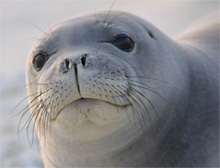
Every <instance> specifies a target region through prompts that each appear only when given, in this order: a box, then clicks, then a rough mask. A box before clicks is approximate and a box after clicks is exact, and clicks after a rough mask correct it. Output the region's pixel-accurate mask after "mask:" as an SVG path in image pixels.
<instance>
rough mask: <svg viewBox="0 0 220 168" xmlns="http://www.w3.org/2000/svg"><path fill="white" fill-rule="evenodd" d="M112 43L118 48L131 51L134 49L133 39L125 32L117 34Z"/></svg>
mask: <svg viewBox="0 0 220 168" xmlns="http://www.w3.org/2000/svg"><path fill="white" fill-rule="evenodd" d="M112 44H113V45H114V46H116V47H117V48H119V49H120V50H123V51H126V52H131V51H132V50H133V49H134V41H133V40H132V39H131V38H130V37H128V36H127V35H126V34H119V35H117V36H116V37H115V38H114V40H113V42H112Z"/></svg>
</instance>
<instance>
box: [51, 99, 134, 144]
mask: <svg viewBox="0 0 220 168" xmlns="http://www.w3.org/2000/svg"><path fill="white" fill-rule="evenodd" d="M130 106H131V105H129V104H127V105H117V104H112V103H110V102H106V101H102V100H97V99H91V98H90V99H89V98H80V99H78V100H75V101H74V102H72V103H71V104H69V105H67V106H65V107H64V108H63V109H62V110H61V111H59V113H58V114H57V116H56V118H55V119H53V120H51V124H52V125H53V126H54V128H55V129H56V131H57V132H59V134H60V136H64V137H66V135H69V134H70V132H71V134H72V135H73V137H72V136H71V138H72V139H74V140H76V141H80V142H85V141H93V140H97V139H102V138H103V137H106V136H108V135H110V134H112V133H113V132H115V131H117V130H118V129H119V128H121V127H123V126H124V125H125V124H127V123H128V122H129V120H128V115H129V114H132V113H129V111H131V110H129V109H131V108H130ZM130 118H131V116H130ZM85 135H86V136H85Z"/></svg>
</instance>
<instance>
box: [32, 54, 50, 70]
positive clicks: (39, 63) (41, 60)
mask: <svg viewBox="0 0 220 168" xmlns="http://www.w3.org/2000/svg"><path fill="white" fill-rule="evenodd" d="M47 58H48V57H47V55H46V54H44V53H40V54H38V55H36V56H35V57H34V61H33V65H34V68H35V69H36V70H37V71H40V70H41V69H42V68H43V66H44V64H45V63H46V61H47Z"/></svg>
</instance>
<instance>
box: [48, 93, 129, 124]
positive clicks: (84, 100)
mask: <svg viewBox="0 0 220 168" xmlns="http://www.w3.org/2000/svg"><path fill="white" fill-rule="evenodd" d="M93 101H98V102H103V103H107V104H109V105H111V106H114V107H116V108H123V109H124V108H127V107H129V106H131V105H132V104H131V103H126V104H116V103H112V102H110V101H105V100H101V99H96V98H84V97H81V98H79V99H76V100H74V101H72V102H71V103H69V104H67V105H66V106H65V107H63V108H62V109H60V111H59V112H58V113H57V115H56V117H55V118H53V119H51V121H55V120H56V118H57V117H58V116H59V114H60V113H61V112H62V110H64V109H65V108H67V107H68V106H70V105H73V104H80V103H86V102H87V103H91V102H93ZM91 106H92V105H91Z"/></svg>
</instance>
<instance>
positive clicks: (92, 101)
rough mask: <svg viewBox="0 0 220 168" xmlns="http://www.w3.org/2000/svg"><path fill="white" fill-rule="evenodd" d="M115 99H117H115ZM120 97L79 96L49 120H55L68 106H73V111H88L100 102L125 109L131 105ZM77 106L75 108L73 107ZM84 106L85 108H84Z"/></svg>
mask: <svg viewBox="0 0 220 168" xmlns="http://www.w3.org/2000/svg"><path fill="white" fill-rule="evenodd" d="M116 99H117V100H116ZM120 99H122V98H121V97H117V98H115V100H108V101H106V100H102V99H96V98H84V97H81V98H79V99H76V100H74V101H73V102H71V103H70V104H68V105H66V106H65V107H64V108H63V109H61V110H60V111H59V112H58V113H57V115H56V117H55V118H52V119H51V121H55V120H56V118H57V117H58V116H59V114H60V113H62V111H63V110H64V109H65V108H67V107H68V106H73V107H74V108H73V109H74V110H73V111H80V112H81V111H87V112H88V111H90V109H93V108H94V106H95V105H98V104H99V105H100V103H101V104H107V105H109V106H112V107H115V108H118V109H126V108H128V107H129V106H131V105H132V104H131V103H130V102H129V101H119V100H120ZM75 107H77V108H75ZM85 107H86V110H85V109H84V108H85Z"/></svg>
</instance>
